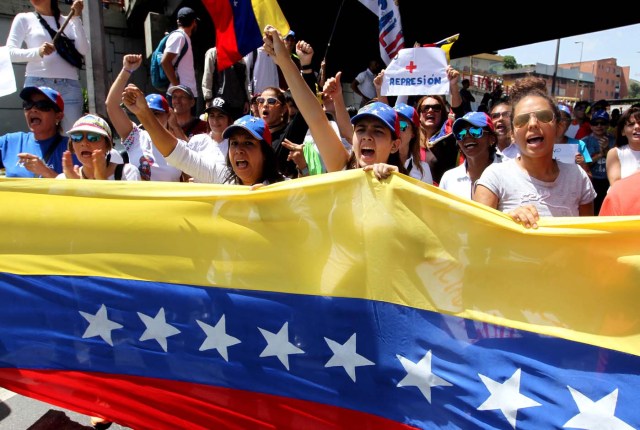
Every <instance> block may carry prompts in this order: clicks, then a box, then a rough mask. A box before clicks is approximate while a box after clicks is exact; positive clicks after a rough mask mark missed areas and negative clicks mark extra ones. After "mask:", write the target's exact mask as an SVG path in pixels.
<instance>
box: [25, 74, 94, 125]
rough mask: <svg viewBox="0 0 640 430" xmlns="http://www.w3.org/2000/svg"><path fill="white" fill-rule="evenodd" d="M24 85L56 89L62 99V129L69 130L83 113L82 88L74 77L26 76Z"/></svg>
mask: <svg viewBox="0 0 640 430" xmlns="http://www.w3.org/2000/svg"><path fill="white" fill-rule="evenodd" d="M24 86H25V87H50V88H53V89H54V90H56V91H58V92H59V93H60V95H61V96H62V100H63V101H64V118H63V119H62V130H63V131H64V132H66V131H67V130H70V129H71V127H72V126H73V123H74V122H76V121H77V120H78V118H80V117H81V116H82V114H83V112H82V107H83V104H84V100H83V98H82V88H81V87H80V81H78V80H75V79H58V78H38V77H34V76H28V77H26V78H25V80H24Z"/></svg>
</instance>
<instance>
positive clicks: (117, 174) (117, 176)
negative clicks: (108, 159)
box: [113, 164, 124, 181]
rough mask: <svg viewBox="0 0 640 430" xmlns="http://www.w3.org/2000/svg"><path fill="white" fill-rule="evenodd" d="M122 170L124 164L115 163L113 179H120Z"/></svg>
mask: <svg viewBox="0 0 640 430" xmlns="http://www.w3.org/2000/svg"><path fill="white" fill-rule="evenodd" d="M123 170H124V164H116V171H115V172H113V179H115V180H116V181H119V180H121V179H122V171H123Z"/></svg>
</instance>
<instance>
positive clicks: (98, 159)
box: [57, 114, 140, 181]
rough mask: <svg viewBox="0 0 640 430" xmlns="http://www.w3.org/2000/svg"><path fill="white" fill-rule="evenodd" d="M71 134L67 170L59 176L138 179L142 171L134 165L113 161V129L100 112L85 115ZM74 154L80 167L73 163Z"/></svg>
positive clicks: (66, 162)
mask: <svg viewBox="0 0 640 430" xmlns="http://www.w3.org/2000/svg"><path fill="white" fill-rule="evenodd" d="M67 134H68V135H69V149H68V150H67V151H65V153H64V155H63V156H62V160H63V164H64V172H63V173H61V174H59V175H58V176H57V179H108V180H111V181H113V180H123V181H139V180H140V172H139V171H138V169H136V168H135V167H134V166H133V165H131V164H129V163H127V164H116V163H112V162H111V160H110V159H111V157H110V155H109V152H110V151H111V149H112V148H113V138H112V135H111V128H110V127H109V124H107V122H106V121H105V120H104V119H102V118H100V117H99V116H97V115H92V114H89V115H85V116H83V117H82V118H80V119H79V120H78V121H76V122H75V124H73V127H72V128H71V130H69V131H68V132H67ZM72 154H73V155H75V156H76V157H77V158H78V160H79V161H80V163H81V164H82V165H81V166H74V164H73V159H72Z"/></svg>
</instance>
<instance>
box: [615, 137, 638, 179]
mask: <svg viewBox="0 0 640 430" xmlns="http://www.w3.org/2000/svg"><path fill="white" fill-rule="evenodd" d="M618 159H619V160H620V179H622V178H626V177H627V176H631V175H633V174H634V173H636V172H637V171H638V170H640V151H635V150H633V149H631V147H630V146H629V145H628V144H627V145H623V146H621V147H619V148H618Z"/></svg>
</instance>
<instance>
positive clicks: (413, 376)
mask: <svg viewBox="0 0 640 430" xmlns="http://www.w3.org/2000/svg"><path fill="white" fill-rule="evenodd" d="M396 357H397V358H398V360H400V364H402V367H404V370H406V371H407V376H405V377H404V378H403V379H402V381H400V382H398V385H397V386H398V387H418V389H419V390H420V392H421V393H422V395H423V396H424V397H425V398H426V399H427V401H428V402H429V403H431V388H432V387H440V386H446V387H451V386H452V384H450V383H449V382H447V381H445V380H444V379H442V378H441V377H439V376H437V375H436V374H435V373H433V372H432V371H431V351H428V352H427V353H426V354H425V356H424V357H422V359H421V360H420V361H418V362H417V363H414V362H413V361H411V360H409V359H407V358H404V357H402V356H401V355H396Z"/></svg>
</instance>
